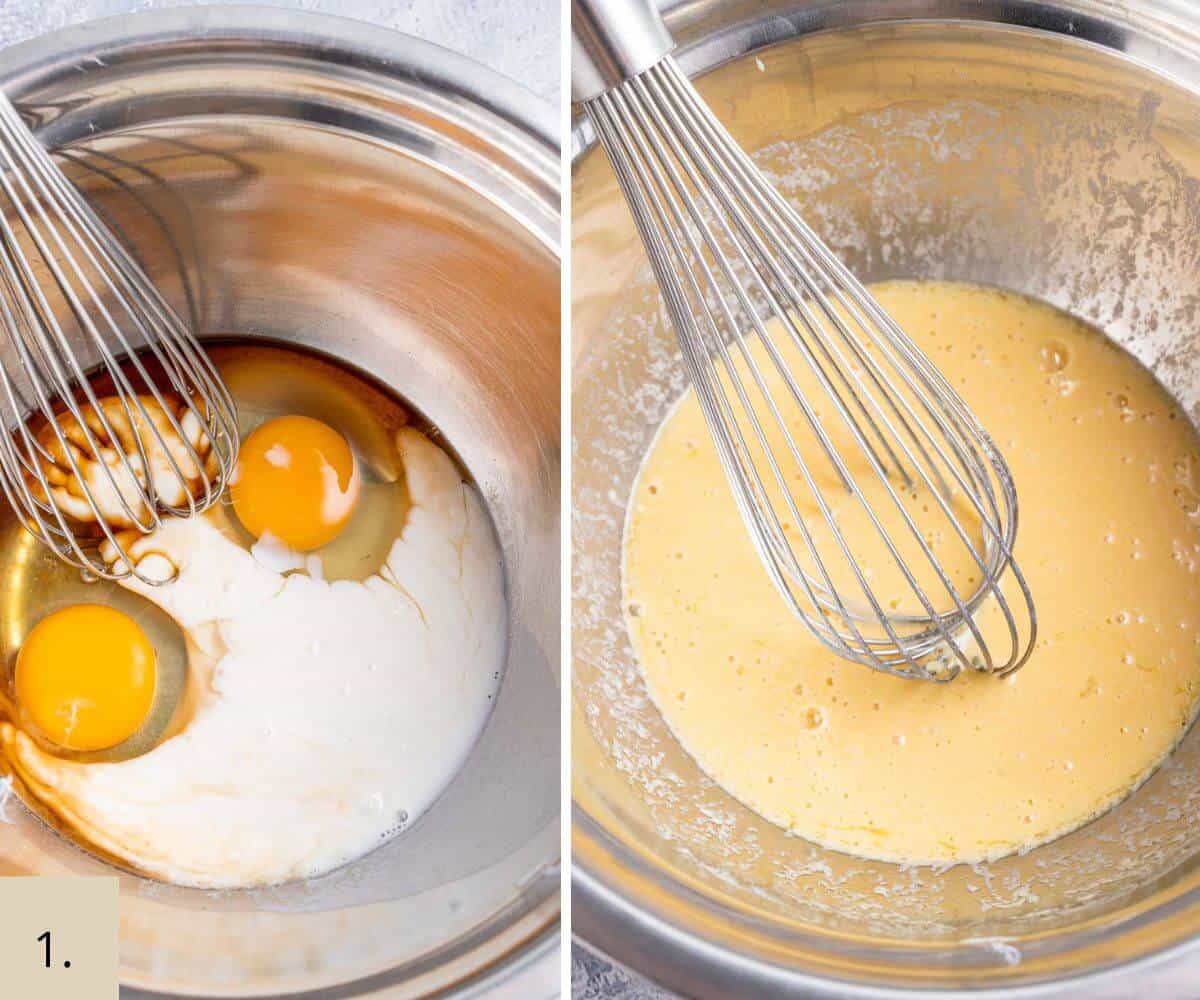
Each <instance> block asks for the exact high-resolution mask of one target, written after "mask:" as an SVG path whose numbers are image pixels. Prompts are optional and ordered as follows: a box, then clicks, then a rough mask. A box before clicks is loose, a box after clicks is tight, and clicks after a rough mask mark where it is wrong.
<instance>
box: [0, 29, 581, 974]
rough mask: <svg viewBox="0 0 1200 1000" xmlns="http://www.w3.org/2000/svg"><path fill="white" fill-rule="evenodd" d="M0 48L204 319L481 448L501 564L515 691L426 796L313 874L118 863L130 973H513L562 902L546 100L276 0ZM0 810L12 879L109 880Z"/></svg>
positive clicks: (554, 194) (465, 449) (124, 954)
mask: <svg viewBox="0 0 1200 1000" xmlns="http://www.w3.org/2000/svg"><path fill="white" fill-rule="evenodd" d="M5 56H6V59H5V61H4V63H3V71H4V74H5V79H4V83H5V85H6V89H7V90H8V92H9V94H10V95H12V96H13V97H14V98H15V99H16V100H17V103H18V105H19V106H20V107H21V109H22V110H23V111H24V112H26V113H27V114H28V115H29V116H30V118H31V120H32V121H33V122H34V123H35V124H36V125H37V126H38V128H39V129H40V130H41V132H42V135H43V137H44V139H45V140H46V141H47V142H48V143H49V144H51V145H54V146H57V147H66V150H65V152H64V154H63V155H64V157H65V159H66V162H67V165H68V169H69V170H70V171H71V173H72V174H73V176H74V178H75V179H76V181H77V183H79V184H80V185H82V186H83V187H84V188H85V190H86V191H87V192H88V194H89V195H90V197H91V198H92V199H93V200H94V201H95V203H96V204H97V205H98V206H99V207H100V208H101V210H102V211H103V212H105V213H106V214H107V215H108V217H109V218H110V219H111V220H112V221H113V222H114V224H115V225H116V226H117V227H118V228H119V230H120V231H121V232H122V233H123V234H124V235H125V237H126V238H127V240H128V241H129V242H130V243H131V244H132V246H133V247H134V249H135V251H136V252H137V253H138V254H139V256H140V257H141V259H142V260H143V262H144V263H145V265H146V266H147V268H148V269H149V270H150V272H151V274H152V276H153V277H154V278H155V279H156V280H157V281H158V282H159V284H160V286H161V287H163V288H164V289H165V290H166V291H167V293H168V294H169V296H170V297H172V299H173V300H174V301H175V303H176V304H177V306H178V307H179V308H180V309H181V310H183V311H186V312H190V314H191V316H192V318H193V320H194V322H195V324H196V327H197V329H198V330H200V331H202V332H203V333H209V334H222V333H234V334H240V335H245V336H249V337H264V338H269V339H271V340H275V341H284V342H289V343H296V344H300V345H304V346H306V347H309V348H314V349H317V350H318V351H322V352H325V353H327V354H330V355H333V356H335V357H336V358H338V359H340V360H342V361H344V362H347V363H348V364H350V365H352V366H355V367H357V368H359V369H361V370H363V371H364V372H366V373H369V374H370V375H371V376H373V377H374V378H375V379H376V380H379V381H382V382H383V383H384V384H386V385H388V386H390V387H391V388H392V389H394V390H395V391H396V392H397V393H399V394H400V395H401V397H402V398H404V399H407V400H409V401H410V402H411V403H413V404H414V405H415V406H416V407H417V408H418V409H419V410H421V411H422V412H423V413H424V415H425V416H426V417H428V418H429V419H430V420H431V421H432V422H433V423H434V424H435V425H436V426H437V427H438V428H439V429H440V431H441V432H442V433H443V434H444V435H445V436H446V438H447V439H448V440H449V442H450V443H451V444H452V446H453V447H454V449H455V450H456V451H457V452H458V454H459V456H460V457H461V458H462V460H463V461H464V462H465V464H466V465H467V467H468V468H469V469H470V470H471V473H472V475H473V476H474V478H475V479H476V481H477V483H478V485H479V487H480V489H481V491H482V493H483V495H484V496H485V498H486V501H487V503H488V506H489V508H490V510H491V513H492V517H493V519H494V521H495V523H496V526H497V529H498V532H499V534H500V537H501V541H502V544H503V549H504V557H505V563H506V575H507V587H508V593H509V600H510V606H511V620H510V644H509V645H510V648H509V658H508V662H507V665H506V672H505V674H504V678H503V683H502V687H501V693H500V697H499V698H498V700H497V705H496V708H495V710H494V712H493V714H492V716H491V718H490V720H489V722H488V725H487V727H486V729H485V731H484V733H483V735H482V737H481V738H480V741H479V743H478V744H477V746H476V747H475V749H474V751H473V754H472V756H471V757H470V759H469V761H468V763H467V765H466V766H465V768H464V770H463V771H462V772H461V773H460V774H459V775H458V776H457V778H456V779H455V781H454V782H453V784H452V785H451V786H450V788H449V789H448V790H447V791H446V792H445V793H444V794H443V796H442V797H441V798H440V799H439V800H438V802H437V803H436V804H435V806H434V807H433V808H432V809H431V810H430V811H429V812H428V813H427V814H426V815H425V816H424V817H422V819H421V820H420V821H419V822H418V823H417V824H415V825H414V827H413V828H412V829H411V830H410V831H406V833H405V834H403V835H401V836H399V837H397V838H395V839H393V840H391V841H389V842H388V843H386V844H384V845H382V846H381V847H380V848H379V849H378V850H376V851H374V852H373V853H371V854H370V855H368V856H366V857H364V858H362V859H361V860H360V861H358V862H356V863H354V864H352V865H349V866H347V867H346V868H344V869H340V870H338V871H336V872H334V873H331V874H330V875H327V876H325V877H323V878H320V879H316V880H313V881H310V882H306V883H296V884H288V885H283V886H279V887H275V888H271V889H267V890H262V891H247V892H230V893H222V894H215V893H207V892H200V891H195V890H186V889H180V888H177V887H172V886H166V885H162V884H158V883H154V882H149V881H146V880H144V879H140V878H135V877H132V876H122V878H121V976H122V983H123V985H124V986H125V987H128V988H130V995H141V994H140V993H139V992H138V991H148V992H153V993H155V994H156V995H157V994H159V993H165V994H172V995H174V994H188V995H206V996H209V995H211V996H218V995H219V996H258V995H270V996H279V995H285V994H292V993H300V992H303V993H304V995H305V996H308V995H313V996H317V995H336V996H350V995H358V994H359V993H365V992H368V991H371V990H374V989H377V988H381V987H383V986H385V985H386V986H394V987H396V988H397V989H399V990H400V993H399V994H398V995H409V994H410V993H411V994H414V995H416V994H420V995H424V994H426V993H428V992H436V991H441V990H447V991H450V990H453V989H454V988H455V987H462V986H465V985H466V984H478V983H479V982H481V981H487V980H489V977H495V978H498V977H502V976H505V975H508V974H509V973H510V972H511V971H512V970H513V969H514V968H515V967H517V966H519V965H520V964H521V963H522V962H523V961H527V960H528V957H529V956H530V954H531V953H535V952H538V951H540V950H545V949H549V948H551V947H552V946H553V943H554V938H555V929H556V927H557V919H558V854H559V833H558V816H559V804H558V798H559V796H558V791H559V763H558V761H559V690H560V684H559V661H558V648H559V641H558V636H559V607H558V588H557V587H552V586H551V587H548V586H546V581H548V580H551V581H552V580H557V578H558V563H559V533H558V511H559V485H558V484H559V473H558V469H559V411H560V408H559V374H558V373H559V265H558V256H557V247H556V240H557V233H558V211H559V209H558V205H559V198H558V183H557V176H558V174H557V171H558V163H559V160H558V153H557V147H556V143H555V141H554V138H553V126H552V124H551V123H552V121H553V117H552V114H550V113H549V111H548V109H545V108H543V107H542V106H541V105H540V103H539V102H538V101H536V99H533V98H532V97H530V96H529V95H527V94H525V93H524V92H523V91H521V90H520V89H519V88H517V87H516V86H515V85H511V84H509V83H507V82H506V81H504V80H503V79H499V78H497V77H494V76H493V75H492V74H490V73H488V72H487V71H485V70H483V69H482V68H480V67H477V66H475V65H474V64H471V63H468V62H467V61H465V60H461V59H459V58H458V57H456V56H454V55H453V54H451V53H448V52H444V51H442V50H440V49H437V48H435V47H433V46H430V45H426V44H423V43H419V42H416V41H415V40H412V39H407V38H404V37H402V36H397V35H391V34H389V33H387V32H380V31H377V30H375V29H371V28H368V27H366V26H359V25H354V24H352V23H351V22H343V21H339V20H336V19H329V18H308V17H303V16H299V15H295V14H290V13H289V14H286V15H285V14H283V13H282V12H271V11H267V10H265V9H264V10H233V11H231V10H229V9H228V8H226V9H224V10H221V11H217V10H213V9H210V10H207V11H202V10H193V11H175V12H169V13H167V14H159V15H151V16H147V17H137V18H134V19H132V20H131V21H130V20H126V21H124V22H123V23H115V22H105V23H102V24H101V25H99V26H95V25H89V26H88V28H87V30H86V31H84V30H78V31H72V32H66V33H63V34H60V35H57V36H51V37H50V38H48V39H44V40H41V41H39V42H37V43H35V44H32V45H27V46H22V47H18V48H16V49H13V50H10V51H8V52H6V54H5ZM514 287H519V288H520V289H521V294H520V295H519V296H515V295H513V294H512V292H513V288H514ZM9 585H11V583H10V584H9ZM11 654H12V650H11V649H8V648H4V649H2V650H0V655H3V656H4V657H5V658H6V659H7V658H8V657H9V656H11ZM8 815H9V817H10V819H11V822H10V823H9V824H7V825H6V824H0V845H2V847H3V853H4V855H5V858H6V861H7V862H9V863H10V864H9V866H8V869H7V870H8V871H11V873H39V874H42V873H55V872H58V873H78V874H92V875H96V874H114V872H113V870H112V869H111V868H108V867H107V866H105V865H104V864H103V863H101V862H99V861H97V860H95V859H93V858H91V857H90V856H88V855H85V854H84V853H82V852H81V851H79V850H78V849H76V848H75V847H73V846H72V845H70V844H69V843H67V842H66V841H65V840H63V839H61V838H59V837H58V836H57V835H56V834H54V833H53V832H51V831H50V830H49V829H48V828H46V827H45V826H43V825H42V824H41V823H40V822H39V821H38V820H36V819H35V818H34V817H33V816H32V815H31V814H29V813H27V812H26V811H25V810H24V809H22V808H19V807H18V808H16V809H14V808H11V807H10V808H9V810H8ZM326 989H329V990H332V991H333V992H330V993H328V994H326V993H325V992H323V991H324V990H326ZM310 991H316V992H310ZM389 995H390V994H389Z"/></svg>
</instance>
